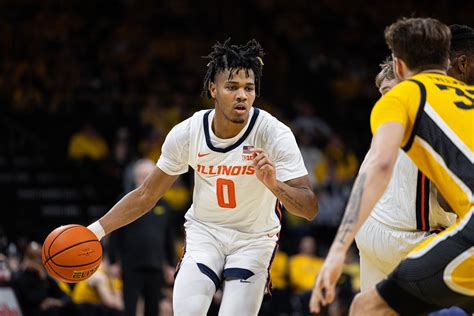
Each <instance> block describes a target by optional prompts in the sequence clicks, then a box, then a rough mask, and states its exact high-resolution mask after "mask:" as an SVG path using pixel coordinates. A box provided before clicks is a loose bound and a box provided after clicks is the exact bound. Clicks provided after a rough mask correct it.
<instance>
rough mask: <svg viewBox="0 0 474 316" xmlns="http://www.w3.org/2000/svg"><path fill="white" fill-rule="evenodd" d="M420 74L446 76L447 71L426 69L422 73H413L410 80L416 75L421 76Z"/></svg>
mask: <svg viewBox="0 0 474 316" xmlns="http://www.w3.org/2000/svg"><path fill="white" fill-rule="evenodd" d="M419 74H439V75H446V71H445V70H441V69H436V68H433V69H425V70H422V71H413V72H411V73H410V74H409V76H408V78H409V77H413V76H415V75H419Z"/></svg>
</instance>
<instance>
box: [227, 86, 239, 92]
mask: <svg viewBox="0 0 474 316" xmlns="http://www.w3.org/2000/svg"><path fill="white" fill-rule="evenodd" d="M226 89H227V90H231V91H234V90H237V87H236V86H227V87H226Z"/></svg>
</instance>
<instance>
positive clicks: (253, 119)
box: [203, 107, 260, 153]
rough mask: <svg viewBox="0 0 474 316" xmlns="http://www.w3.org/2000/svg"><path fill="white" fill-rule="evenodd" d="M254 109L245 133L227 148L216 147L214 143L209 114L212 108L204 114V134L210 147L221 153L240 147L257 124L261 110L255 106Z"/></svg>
mask: <svg viewBox="0 0 474 316" xmlns="http://www.w3.org/2000/svg"><path fill="white" fill-rule="evenodd" d="M253 109H254V111H253V115H252V117H251V118H250V123H249V125H248V126H247V130H246V131H245V133H244V134H243V135H242V137H240V138H239V140H237V141H236V142H235V143H234V144H232V145H230V146H227V147H225V148H218V147H214V145H212V142H211V135H210V133H209V114H210V113H211V111H212V110H209V111H207V112H206V113H205V114H204V117H203V124H204V135H205V136H206V144H207V147H209V149H211V150H212V151H216V152H219V153H226V152H229V151H231V150H233V149H235V148H237V147H239V145H241V144H242V143H243V142H244V140H245V139H246V138H247V137H248V136H249V134H250V132H251V131H252V128H253V127H254V125H255V122H256V121H257V117H258V114H259V113H260V110H259V109H258V108H255V107H254V108H253Z"/></svg>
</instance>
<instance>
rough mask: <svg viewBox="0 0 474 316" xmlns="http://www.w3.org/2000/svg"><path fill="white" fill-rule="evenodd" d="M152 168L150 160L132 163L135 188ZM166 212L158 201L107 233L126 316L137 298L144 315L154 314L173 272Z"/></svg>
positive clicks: (132, 312) (131, 312)
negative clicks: (119, 274)
mask: <svg viewBox="0 0 474 316" xmlns="http://www.w3.org/2000/svg"><path fill="white" fill-rule="evenodd" d="M154 168H156V167H155V164H154V163H153V162H152V161H151V160H146V159H142V160H138V161H137V162H136V163H135V167H134V176H135V185H136V187H139V186H140V185H141V184H142V183H143V182H144V181H145V178H146V177H147V175H148V174H149V173H150V172H151V171H153V169H154ZM170 212H171V210H170V207H169V205H168V203H167V202H166V201H164V200H160V201H159V202H158V204H157V205H156V206H155V207H154V208H153V209H152V210H150V211H149V212H148V214H146V215H144V216H142V217H141V218H140V219H138V220H136V221H135V222H133V223H131V224H130V225H128V226H126V227H123V228H121V229H119V230H117V231H116V232H114V233H112V234H111V237H110V245H109V246H110V258H111V262H113V263H116V262H119V263H120V264H121V268H122V278H123V293H124V303H125V315H126V316H135V314H136V308H137V301H138V298H139V297H140V296H141V297H142V298H143V299H144V301H145V316H156V315H157V314H158V309H159V301H160V300H161V299H162V297H163V296H162V287H163V284H164V278H165V277H166V278H168V279H170V277H171V278H172V275H173V274H174V271H175V269H174V268H173V266H174V263H175V260H176V255H175V250H174V243H173V236H172V233H171V231H172V225H171V223H170V216H171V214H170ZM164 274H166V275H164Z"/></svg>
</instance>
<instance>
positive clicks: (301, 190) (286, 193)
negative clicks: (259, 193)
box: [253, 148, 318, 220]
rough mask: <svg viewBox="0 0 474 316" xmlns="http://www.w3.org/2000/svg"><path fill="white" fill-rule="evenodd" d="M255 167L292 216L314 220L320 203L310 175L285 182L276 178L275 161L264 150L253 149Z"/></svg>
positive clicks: (265, 183)
mask: <svg viewBox="0 0 474 316" xmlns="http://www.w3.org/2000/svg"><path fill="white" fill-rule="evenodd" d="M253 152H254V159H253V165H254V167H255V173H256V175H257V179H258V180H260V181H261V182H262V183H263V184H264V185H265V186H266V187H267V188H268V189H269V190H270V191H272V192H273V194H275V196H276V197H277V198H278V199H279V200H280V201H281V202H282V203H283V205H284V206H285V208H286V209H287V210H288V211H289V212H290V213H292V214H294V215H297V216H300V217H304V218H306V219H307V220H312V219H313V218H314V217H315V216H316V214H317V213H318V201H317V199H316V195H315V194H314V192H313V190H312V189H311V184H310V181H309V177H308V175H305V176H302V177H298V178H295V179H291V180H288V181H285V182H282V181H279V180H277V178H276V167H275V163H274V161H273V160H272V159H271V157H270V156H269V155H268V153H267V152H266V151H265V150H263V149H262V148H255V149H253Z"/></svg>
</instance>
